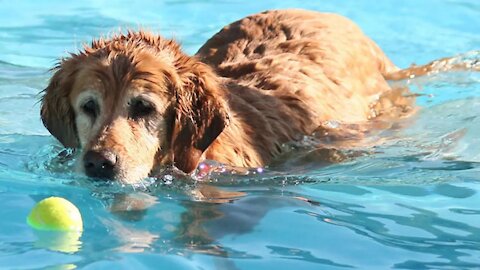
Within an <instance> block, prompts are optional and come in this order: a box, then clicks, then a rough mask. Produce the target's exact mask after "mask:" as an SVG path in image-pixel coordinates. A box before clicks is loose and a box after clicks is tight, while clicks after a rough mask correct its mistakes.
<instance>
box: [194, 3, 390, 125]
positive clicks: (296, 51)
mask: <svg viewBox="0 0 480 270" xmlns="http://www.w3.org/2000/svg"><path fill="white" fill-rule="evenodd" d="M197 55H198V56H199V57H200V58H201V59H202V61H204V62H206V63H208V64H210V65H211V66H213V67H214V68H215V69H216V71H217V72H218V74H219V75H221V76H224V77H228V78H232V79H234V80H235V81H236V82H237V83H238V84H240V85H244V86H248V87H250V88H255V89H257V90H259V91H261V92H262V93H263V94H264V95H270V96H277V97H282V98H283V99H284V100H285V101H286V102H291V98H294V99H295V100H298V102H299V103H300V104H297V105H299V106H300V107H302V108H303V109H307V110H308V113H309V116H310V118H311V119H309V121H307V122H309V123H310V124H311V126H310V127H308V128H306V129H307V131H308V129H310V128H315V127H316V126H318V124H319V123H322V122H323V121H326V120H336V121H339V122H344V123H352V122H361V121H365V120H368V119H371V118H372V117H374V116H375V115H376V112H374V111H373V110H372V106H373V105H374V104H375V102H376V101H377V100H378V98H379V97H380V95H381V94H382V93H383V92H385V91H387V90H389V89H390V87H389V86H388V84H387V82H386V80H385V79H384V75H386V74H388V73H390V72H392V71H395V70H396V69H397V68H396V67H395V66H394V65H393V64H392V62H390V60H388V58H387V57H386V56H385V54H384V53H383V52H382V51H381V50H380V48H379V47H378V46H377V45H376V44H375V43H374V42H373V41H372V40H370V39H369V38H368V37H367V36H365V35H364V34H363V33H362V31H361V30H360V29H359V28H358V27H357V26H356V25H355V24H354V23H353V22H351V21H349V20H348V19H346V18H344V17H342V16H339V15H334V14H325V13H318V12H313V11H305V10H275V11H268V12H264V13H261V14H256V15H252V16H250V17H246V18H244V19H242V20H240V21H237V22H234V23H232V24H230V25H228V26H226V27H225V28H223V29H222V30H221V31H220V32H219V33H217V34H216V35H215V36H213V37H212V38H211V39H210V40H209V41H207V43H206V44H205V45H204V46H203V47H202V48H200V50H199V51H198V53H197ZM272 90H273V91H272ZM240 91H241V90H240ZM236 95H242V93H236ZM285 97H290V99H288V98H285ZM289 107H291V106H289Z"/></svg>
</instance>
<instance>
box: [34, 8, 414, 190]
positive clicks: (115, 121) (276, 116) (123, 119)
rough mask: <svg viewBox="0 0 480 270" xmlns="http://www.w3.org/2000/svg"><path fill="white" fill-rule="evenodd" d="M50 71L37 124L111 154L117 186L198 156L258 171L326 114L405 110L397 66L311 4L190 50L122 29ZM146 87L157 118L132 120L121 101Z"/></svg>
mask: <svg viewBox="0 0 480 270" xmlns="http://www.w3.org/2000/svg"><path fill="white" fill-rule="evenodd" d="M54 70H55V73H54V75H53V77H52V79H51V80H50V83H49V85H48V86H47V88H46V89H45V91H44V96H43V99H42V109H41V116H42V120H43V122H44V124H45V126H46V127H47V128H48V130H49V131H50V132H51V133H52V134H53V135H54V136H55V137H56V138H57V139H58V140H59V141H60V142H61V143H62V144H63V145H65V146H66V147H72V148H83V150H84V151H85V150H91V149H94V150H95V149H96V150H101V149H111V150H113V151H114V152H115V153H117V155H118V156H119V158H120V162H119V166H121V170H120V173H119V175H118V176H117V179H118V180H121V181H124V182H135V181H138V180H139V179H142V178H144V177H146V176H148V175H149V174H152V173H155V172H156V171H157V170H159V169H160V168H162V167H164V166H169V165H175V166H176V167H178V168H179V169H181V170H183V171H184V172H187V173H190V172H192V171H193V170H195V168H196V167H197V165H198V163H199V162H200V161H201V160H203V159H213V160H216V161H219V162H222V163H226V164H230V165H234V166H241V167H256V166H265V165H267V164H269V163H271V162H272V160H273V159H274V158H275V157H277V156H278V155H279V154H280V153H281V145H282V144H283V143H285V142H289V141H292V140H296V139H298V138H299V136H302V135H308V134H311V133H312V132H314V131H316V130H318V129H319V127H322V125H324V124H325V122H326V121H332V120H334V121H337V122H339V123H344V124H355V123H365V122H366V121H370V120H372V119H375V118H377V117H379V116H381V115H385V114H392V115H394V117H396V116H400V115H402V114H403V113H405V112H407V111H409V110H410V109H411V101H410V100H409V99H408V98H404V97H403V96H398V95H392V94H391V93H392V91H391V88H390V86H389V85H388V83H387V81H386V79H385V76H388V74H391V73H392V72H396V71H398V68H396V67H395V66H394V65H393V64H392V63H391V62H390V60H389V59H388V58H387V57H386V56H385V54H384V53H383V52H382V51H381V50H380V48H379V47H378V46H377V45H376V44H375V43H374V42H373V41H372V40H370V39H369V38H368V37H366V36H365V35H364V34H363V33H362V31H361V30H360V29H359V28H358V27H357V26H356V25H355V24H354V23H352V22H351V21H349V20H348V19H346V18H344V17H341V16H338V15H333V14H324V13H318V12H313V11H303V10H277V11H268V12H264V13H260V14H256V15H252V16H249V17H247V18H244V19H242V20H240V21H237V22H234V23H232V24H231V25H228V26H226V27H225V28H224V29H222V30H221V31H220V32H219V33H217V34H216V35H214V36H213V37H212V38H211V39H210V40H208V41H207V42H206V43H205V45H203V46H202V47H201V48H200V50H199V51H198V53H197V54H196V55H195V56H188V55H186V54H184V53H183V52H182V51H181V49H180V46H179V45H178V44H177V43H176V42H175V41H173V40H168V39H164V38H162V37H160V36H157V35H154V34H151V33H148V32H144V31H139V32H129V33H127V34H119V35H115V36H113V37H111V38H110V39H99V40H96V41H94V42H93V43H92V45H91V46H87V47H85V49H84V50H82V51H81V52H79V53H77V54H72V55H71V56H69V57H67V58H65V59H63V60H61V61H60V63H59V65H58V66H57V67H56V68H55V69H54ZM86 91H93V92H94V93H96V94H95V95H98V97H97V98H98V99H99V100H101V102H102V112H101V115H100V117H99V118H98V119H97V122H96V123H89V122H88V120H86V119H85V118H81V113H80V112H79V110H78V105H76V104H77V103H78V102H79V99H81V97H82V93H85V92H86ZM144 94H147V95H150V98H152V99H153V101H154V103H155V105H156V109H157V111H156V113H155V115H154V117H152V118H149V119H146V120H142V121H140V120H138V121H137V120H133V119H131V118H129V117H128V113H127V110H128V108H127V106H128V105H127V104H129V101H130V100H131V98H134V97H136V96H138V95H144ZM84 95H86V94H84ZM387 99H388V100H389V102H386V100H387ZM392 112H393V113H392ZM337 132H338V131H337ZM326 158H327V159H328V157H326ZM80 168H81V166H80Z"/></svg>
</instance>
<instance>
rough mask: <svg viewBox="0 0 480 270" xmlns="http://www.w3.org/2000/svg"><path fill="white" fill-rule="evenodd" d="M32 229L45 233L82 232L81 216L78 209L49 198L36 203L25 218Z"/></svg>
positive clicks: (56, 198)
mask: <svg viewBox="0 0 480 270" xmlns="http://www.w3.org/2000/svg"><path fill="white" fill-rule="evenodd" d="M27 223H28V225H30V226H31V227H32V228H34V229H37V230H46V231H64V232H68V231H78V232H81V231H82V230H83V222H82V216H81V215H80V211H78V208H77V207H76V206H75V205H73V204H72V203H71V202H69V201H67V200H66V199H63V198H60V197H50V198H47V199H44V200H42V201H40V202H39V203H37V204H36V205H35V207H33V209H32V211H31V212H30V214H29V215H28V217H27Z"/></svg>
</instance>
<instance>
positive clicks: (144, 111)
mask: <svg viewBox="0 0 480 270" xmlns="http://www.w3.org/2000/svg"><path fill="white" fill-rule="evenodd" d="M154 111H155V106H154V105H153V104H152V103H151V102H148V101H146V100H144V99H135V100H132V101H131V103H130V117H131V118H133V119H137V118H142V117H146V116H149V115H151V114H152V113H153V112H154Z"/></svg>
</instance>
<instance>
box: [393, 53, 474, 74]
mask: <svg viewBox="0 0 480 270" xmlns="http://www.w3.org/2000/svg"><path fill="white" fill-rule="evenodd" d="M448 71H479V72H480V50H479V51H471V52H468V53H465V54H460V55H457V56H454V57H446V58H442V59H438V60H435V61H432V62H430V63H428V64H426V65H422V66H417V65H411V66H410V67H409V68H406V69H401V70H396V71H393V72H390V73H388V74H386V75H385V78H386V79H387V80H391V81H399V80H405V79H413V78H415V77H419V76H425V75H433V74H437V73H441V72H448Z"/></svg>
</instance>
